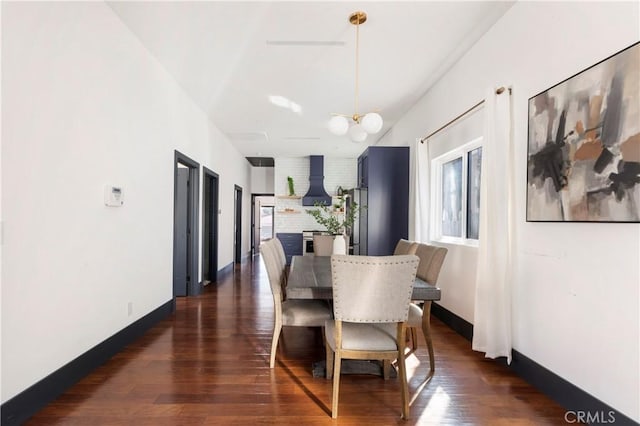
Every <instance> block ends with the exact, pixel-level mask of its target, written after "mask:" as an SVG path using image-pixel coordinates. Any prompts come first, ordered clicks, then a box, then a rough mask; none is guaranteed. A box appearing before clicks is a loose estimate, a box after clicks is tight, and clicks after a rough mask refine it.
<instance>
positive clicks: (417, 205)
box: [411, 139, 431, 242]
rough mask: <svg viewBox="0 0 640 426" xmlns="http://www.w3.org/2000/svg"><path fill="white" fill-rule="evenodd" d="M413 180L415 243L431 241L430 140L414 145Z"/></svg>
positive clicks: (417, 141) (418, 140)
mask: <svg viewBox="0 0 640 426" xmlns="http://www.w3.org/2000/svg"><path fill="white" fill-rule="evenodd" d="M413 153H414V158H413V179H412V182H411V183H412V187H413V188H412V189H413V194H414V196H413V197H412V200H413V232H414V236H413V239H414V240H415V241H420V242H427V241H429V221H430V218H431V212H430V211H429V186H430V182H431V176H430V163H431V159H430V158H429V140H426V141H424V143H423V142H421V141H420V139H416V142H415V144H414V149H413Z"/></svg>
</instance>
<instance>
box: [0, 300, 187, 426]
mask: <svg viewBox="0 0 640 426" xmlns="http://www.w3.org/2000/svg"><path fill="white" fill-rule="evenodd" d="M174 311H175V302H174V300H173V299H171V300H169V301H168V302H166V303H164V304H163V305H161V306H159V307H158V308H156V309H154V310H153V311H152V312H150V313H148V314H147V315H145V316H144V317H142V318H140V319H139V320H137V321H136V322H134V323H132V324H130V325H129V326H127V327H126V328H124V329H122V330H120V331H119V332H117V333H116V334H114V335H113V336H111V337H109V338H108V339H107V340H105V341H103V342H102V343H99V344H98V345H96V346H94V347H93V348H91V349H89V350H88V351H87V352H85V353H84V354H82V355H80V356H79V357H77V358H76V359H74V360H73V361H71V362H69V363H68V364H66V365H65V366H63V367H61V368H59V369H58V370H56V371H54V372H53V373H51V374H49V375H48V376H47V377H45V378H44V379H42V380H40V381H39V382H37V383H35V384H34V385H32V386H31V387H29V388H27V389H26V390H24V391H22V392H21V393H19V394H18V395H16V396H14V397H13V398H11V399H10V400H8V401H6V402H5V403H4V404H2V406H1V407H0V411H1V415H0V416H1V417H0V418H1V420H0V424H2V425H3V426H13V425H20V424H22V423H23V422H25V421H26V420H27V419H28V418H29V417H31V416H33V415H34V414H35V413H37V412H38V410H40V409H42V408H43V407H44V406H45V405H47V404H48V403H49V402H51V401H53V400H54V399H56V398H57V397H58V396H59V395H60V394H62V393H64V392H65V391H66V390H67V389H69V388H70V387H71V386H73V385H74V384H75V383H77V382H78V381H79V380H80V379H82V378H83V377H85V376H86V375H87V374H89V373H91V372H92V371H93V370H95V369H96V368H98V367H99V366H101V365H102V364H104V363H105V362H106V361H108V360H109V359H110V358H111V357H112V356H114V355H115V354H117V353H118V352H120V351H121V350H122V349H123V348H124V347H125V346H127V345H128V344H129V343H131V342H133V341H135V340H136V339H138V338H139V337H140V336H142V335H143V334H144V333H146V332H147V330H149V329H150V328H151V327H153V326H154V325H155V324H157V323H158V322H159V321H161V320H163V319H165V318H166V317H168V316H169V315H171V313H173V312H174Z"/></svg>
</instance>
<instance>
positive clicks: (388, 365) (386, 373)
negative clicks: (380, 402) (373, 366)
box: [382, 359, 391, 380]
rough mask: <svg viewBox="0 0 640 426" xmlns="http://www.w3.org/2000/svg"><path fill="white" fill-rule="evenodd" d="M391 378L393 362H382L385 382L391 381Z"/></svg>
mask: <svg viewBox="0 0 640 426" xmlns="http://www.w3.org/2000/svg"><path fill="white" fill-rule="evenodd" d="M389 377H391V360H390V359H383V360H382V378H383V379H384V380H389Z"/></svg>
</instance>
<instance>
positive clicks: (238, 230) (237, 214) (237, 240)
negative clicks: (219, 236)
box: [233, 185, 242, 264]
mask: <svg viewBox="0 0 640 426" xmlns="http://www.w3.org/2000/svg"><path fill="white" fill-rule="evenodd" d="M233 187H234V188H233V191H234V192H233V213H234V215H233V217H234V237H233V245H234V247H233V252H234V256H233V262H234V263H238V264H240V263H242V187H241V186H239V185H233Z"/></svg>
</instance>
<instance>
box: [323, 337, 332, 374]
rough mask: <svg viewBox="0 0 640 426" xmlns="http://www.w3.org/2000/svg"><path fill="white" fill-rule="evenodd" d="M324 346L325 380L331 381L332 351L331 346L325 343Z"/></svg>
mask: <svg viewBox="0 0 640 426" xmlns="http://www.w3.org/2000/svg"><path fill="white" fill-rule="evenodd" d="M324 346H325V351H326V354H327V355H326V357H325V359H326V361H325V364H326V365H325V371H326V376H327V379H331V378H332V377H333V362H334V361H333V357H334V355H333V349H331V346H329V343H328V342H326V341H325V343H324Z"/></svg>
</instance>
